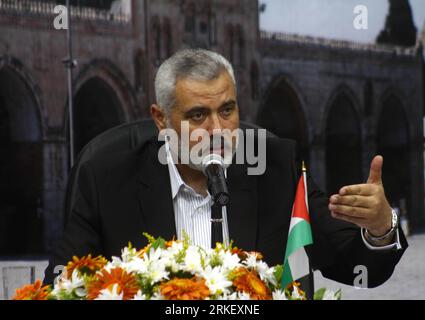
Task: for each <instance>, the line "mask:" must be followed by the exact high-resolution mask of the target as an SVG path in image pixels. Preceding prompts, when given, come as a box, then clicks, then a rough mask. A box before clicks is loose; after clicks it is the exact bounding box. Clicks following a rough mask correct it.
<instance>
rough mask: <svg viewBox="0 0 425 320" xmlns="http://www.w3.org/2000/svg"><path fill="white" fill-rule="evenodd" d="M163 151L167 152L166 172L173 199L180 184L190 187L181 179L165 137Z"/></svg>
mask: <svg viewBox="0 0 425 320" xmlns="http://www.w3.org/2000/svg"><path fill="white" fill-rule="evenodd" d="M165 151H166V154H167V165H168V172H169V173H170V181H171V196H172V198H173V199H174V198H175V197H176V196H177V194H178V193H179V191H180V189H181V187H182V186H186V187H187V188H188V189H192V188H191V187H189V186H188V185H186V183H185V182H184V181H183V179H182V177H181V175H180V173H179V170H177V167H176V164H175V163H174V161H173V156H172V154H171V151H170V145H169V144H168V141H167V139H165ZM224 176H225V178H226V179H227V169H225V170H224ZM207 193H208V197H210V194H209V191H207Z"/></svg>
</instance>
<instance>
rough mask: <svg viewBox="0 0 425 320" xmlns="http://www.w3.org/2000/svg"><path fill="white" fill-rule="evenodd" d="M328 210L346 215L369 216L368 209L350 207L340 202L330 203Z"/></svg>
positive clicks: (362, 217) (361, 217)
mask: <svg viewBox="0 0 425 320" xmlns="http://www.w3.org/2000/svg"><path fill="white" fill-rule="evenodd" d="M329 210H330V211H332V212H335V213H339V214H342V215H344V216H347V217H352V218H359V219H364V218H367V217H368V216H370V211H369V209H366V208H362V207H352V206H345V205H340V204H330V205H329Z"/></svg>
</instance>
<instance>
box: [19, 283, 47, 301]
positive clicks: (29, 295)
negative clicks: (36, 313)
mask: <svg viewBox="0 0 425 320" xmlns="http://www.w3.org/2000/svg"><path fill="white" fill-rule="evenodd" d="M42 285H43V284H42V282H41V281H40V280H37V281H36V282H35V283H34V284H30V285H27V286H24V287H23V288H22V289H16V294H15V296H14V297H13V300H47V296H48V295H49V292H50V289H49V286H44V287H42Z"/></svg>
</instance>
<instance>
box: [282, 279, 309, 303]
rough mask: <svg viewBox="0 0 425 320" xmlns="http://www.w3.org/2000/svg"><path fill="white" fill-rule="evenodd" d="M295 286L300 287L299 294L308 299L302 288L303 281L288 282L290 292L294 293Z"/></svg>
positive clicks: (303, 298)
mask: <svg viewBox="0 0 425 320" xmlns="http://www.w3.org/2000/svg"><path fill="white" fill-rule="evenodd" d="M295 287H297V289H298V293H299V295H300V296H301V299H302V300H306V299H307V298H306V295H305V292H304V291H302V290H301V289H300V287H301V283H299V282H296V281H294V282H292V283H290V284H288V286H287V287H286V289H287V290H288V291H289V293H290V294H291V295H292V292H293V291H294V288H295Z"/></svg>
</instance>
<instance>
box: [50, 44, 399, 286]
mask: <svg viewBox="0 0 425 320" xmlns="http://www.w3.org/2000/svg"><path fill="white" fill-rule="evenodd" d="M155 92H156V104H154V105H153V106H152V107H151V114H152V118H153V119H154V121H155V124H156V126H157V127H158V129H159V130H160V131H162V132H170V131H173V132H175V133H176V135H177V138H179V139H180V140H184V136H185V135H189V136H193V135H194V133H195V132H201V134H195V136H197V137H198V138H201V137H204V138H210V140H211V141H213V142H214V141H215V142H216V141H217V140H218V141H221V142H222V143H221V144H217V143H212V142H211V143H210V144H207V147H206V148H205V145H203V146H202V145H201V147H199V140H200V139H194V140H192V139H189V140H188V143H180V144H175V143H171V142H170V141H168V138H169V135H167V134H166V138H165V139H158V137H153V138H152V139H151V140H149V141H147V142H146V143H143V144H142V145H141V146H140V147H139V148H137V149H136V150H135V151H130V152H126V153H121V154H111V155H110V156H108V157H106V158H101V159H96V158H94V159H91V160H89V161H87V162H86V163H84V164H83V165H82V167H81V169H80V174H79V179H78V189H79V192H78V194H79V197H78V199H77V200H76V203H75V205H74V207H73V210H72V213H71V216H70V219H69V222H68V223H67V226H66V228H65V230H64V234H63V237H62V239H61V240H60V242H59V243H58V246H57V248H56V250H55V251H54V253H53V255H52V257H51V260H50V264H49V266H48V268H47V269H46V273H45V283H51V282H52V281H53V279H54V276H55V274H54V273H53V271H54V269H55V267H56V266H58V265H65V264H66V263H67V261H69V260H71V258H72V257H73V256H85V255H88V254H92V255H99V254H101V255H104V256H106V257H107V258H109V257H111V256H118V255H120V252H121V248H123V247H125V246H126V245H127V244H128V242H129V241H130V242H131V243H132V244H133V245H134V246H135V247H139V248H141V247H144V246H145V245H146V241H147V240H146V239H145V238H144V237H143V236H142V233H143V232H148V233H150V234H152V235H154V236H161V237H163V238H166V239H171V238H173V237H176V238H177V239H182V238H183V237H184V236H185V235H186V234H187V235H188V236H189V237H190V239H191V241H192V242H193V243H194V244H195V245H200V246H204V247H210V246H211V242H212V239H211V238H212V237H213V236H214V232H212V231H211V229H212V228H211V218H212V216H214V215H213V214H214V212H212V211H214V203H213V200H214V199H213V197H212V195H211V192H209V191H211V186H210V188H209V185H208V178H207V175H208V174H206V170H205V163H204V161H203V158H205V154H210V155H211V154H213V155H216V156H214V157H212V158H213V160H214V159H216V160H217V159H222V163H221V164H220V165H221V167H222V168H223V170H224V175H225V177H226V187H227V190H225V191H226V192H228V194H229V195H230V201H228V203H227V202H226V203H223V204H225V205H224V206H222V207H221V206H220V212H219V213H220V219H219V220H220V222H221V223H220V224H219V226H220V232H219V236H220V237H221V238H220V240H223V241H224V242H225V243H228V242H229V241H230V240H233V241H234V243H235V244H236V245H237V246H238V247H241V248H243V249H245V250H248V251H259V252H262V253H263V254H264V259H265V260H266V261H267V262H268V263H269V264H270V265H275V264H281V263H283V259H284V254H285V247H286V240H287V237H288V230H289V223H290V219H291V211H292V205H293V203H294V197H295V192H296V186H297V180H298V177H299V170H298V165H297V163H296V160H295V159H296V154H295V150H296V148H295V143H294V142H292V141H290V140H286V139H279V138H276V137H267V139H265V140H264V143H265V146H263V147H264V152H265V154H266V155H267V157H266V158H265V161H266V163H265V171H264V172H263V173H262V174H258V175H253V174H248V172H249V165H248V164H247V163H246V161H240V162H238V161H235V159H236V158H237V155H235V153H237V152H236V150H239V147H240V145H242V144H244V143H243V142H242V141H240V139H238V136H235V135H233V136H231V137H230V138H229V137H227V138H226V135H225V134H223V135H221V136H220V135H217V132H235V131H237V130H238V128H239V108H238V102H237V88H236V81H235V76H234V72H233V69H232V66H231V65H230V63H229V62H228V61H227V60H226V59H225V58H224V57H222V56H221V55H219V54H216V53H213V52H210V51H207V50H201V49H188V50H183V51H179V52H177V53H176V54H175V55H174V56H172V57H171V58H170V59H168V60H167V61H165V62H164V63H163V64H162V65H161V67H160V68H159V70H158V73H157V75H156V80H155ZM256 139H257V140H256V141H257V143H258V144H259V146H258V149H259V150H260V149H261V148H260V144H261V142H262V141H259V137H257V138H256ZM163 140H165V141H163ZM171 140H172V139H171ZM247 141H248V139H247ZM217 146H218V147H217ZM229 150H230V152H229ZM161 151H164V153H165V159H166V160H165V161H161V156H160V154H161ZM185 155H189V156H188V157H187V159H186V160H187V161H183V160H184V158H185ZM199 155H200V156H199ZM196 156H199V157H200V159H198V160H200V161H196V158H197V157H196ZM217 161H218V162H220V160H217ZM382 166H383V158H382V157H380V156H377V157H375V158H374V159H373V161H372V163H371V168H370V175H369V179H368V180H367V182H366V183H364V184H358V185H353V186H345V187H343V188H342V189H341V190H340V192H339V194H336V195H333V196H332V197H331V198H330V199H328V198H327V197H326V196H325V195H324V193H323V192H321V191H320V190H319V189H318V188H317V187H316V186H315V184H314V182H313V181H312V179H311V178H308V180H307V184H308V198H309V212H310V219H311V228H312V233H313V245H312V246H310V247H309V248H308V251H307V253H308V255H309V258H310V262H311V264H312V267H313V269H317V270H320V271H321V272H322V274H323V275H324V276H325V277H327V278H330V279H333V280H336V281H339V282H342V283H345V284H348V285H353V284H354V278H355V277H356V275H357V274H356V273H355V269H356V267H357V266H359V265H362V266H365V267H366V268H367V271H368V286H369V287H376V286H378V285H380V284H382V283H383V282H385V281H386V280H387V279H388V278H389V277H390V276H391V274H392V273H393V271H394V267H395V265H396V264H397V263H398V261H399V260H400V258H401V256H402V254H403V252H404V250H405V249H406V248H407V242H406V240H405V237H404V235H403V233H402V231H401V228H400V227H399V225H398V217H397V215H396V214H395V212H394V211H393V210H392V209H391V207H390V206H389V204H388V201H387V200H386V198H385V192H384V186H383V184H382V180H381V173H382ZM347 170H349V168H347ZM215 210H217V209H215ZM214 220H215V219H213V221H214Z"/></svg>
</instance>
